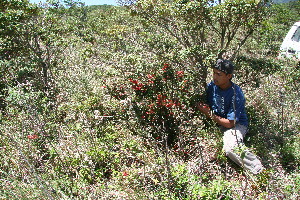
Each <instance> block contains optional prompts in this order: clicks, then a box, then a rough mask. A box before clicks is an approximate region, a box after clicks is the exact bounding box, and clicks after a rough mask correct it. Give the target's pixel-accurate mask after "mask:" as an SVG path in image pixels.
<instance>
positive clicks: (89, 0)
mask: <svg viewBox="0 0 300 200" xmlns="http://www.w3.org/2000/svg"><path fill="white" fill-rule="evenodd" d="M40 1H41V2H46V0H29V2H30V3H39V2H40ZM81 2H83V3H85V5H87V6H90V5H103V4H107V5H115V6H116V5H117V3H116V0H81Z"/></svg>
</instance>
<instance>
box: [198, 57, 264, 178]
mask: <svg viewBox="0 0 300 200" xmlns="http://www.w3.org/2000/svg"><path fill="white" fill-rule="evenodd" d="M233 70H234V65H233V64H232V62H231V61H229V60H224V59H218V60H217V63H216V65H215V66H213V81H212V82H211V83H209V84H208V86H207V91H206V92H207V104H204V103H198V105H197V108H198V109H199V110H200V112H202V113H203V114H205V115H206V117H208V118H210V119H212V120H213V121H215V122H216V123H217V124H218V125H219V126H220V129H221V131H222V132H223V134H224V135H223V149H224V151H225V153H226V156H228V157H229V158H230V159H231V160H233V161H234V162H235V163H237V164H238V165H240V166H241V167H243V168H244V169H246V170H249V171H250V172H252V173H253V174H258V173H260V172H261V171H262V170H263V166H262V164H261V162H260V161H259V160H258V158H257V157H256V156H255V155H254V154H252V153H251V152H249V150H247V149H246V148H245V146H244V143H243V138H244V137H245V134H246V133H247V129H248V118H247V114H246V111H245V97H244V94H243V92H242V90H241V88H240V87H239V86H238V85H236V84H234V83H233V82H232V81H231V79H232V76H233Z"/></svg>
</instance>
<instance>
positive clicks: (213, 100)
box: [207, 82, 248, 126]
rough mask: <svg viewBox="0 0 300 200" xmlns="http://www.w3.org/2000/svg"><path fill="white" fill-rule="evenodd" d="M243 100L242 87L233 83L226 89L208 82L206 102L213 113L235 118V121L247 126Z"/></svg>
mask: <svg viewBox="0 0 300 200" xmlns="http://www.w3.org/2000/svg"><path fill="white" fill-rule="evenodd" d="M234 102H235V105H234ZM245 102H246V100H245V97H244V93H243V91H242V89H241V88H240V87H239V86H238V85H236V84H234V83H232V86H231V87H229V88H228V89H226V90H222V89H221V88H219V87H218V86H216V85H215V84H214V82H211V83H209V84H208V86H207V103H208V105H209V107H210V108H211V110H212V111H213V112H214V114H216V115H218V116H220V117H222V118H226V119H229V120H236V123H239V124H241V125H244V126H248V117H247V114H246V110H245ZM234 107H235V109H234Z"/></svg>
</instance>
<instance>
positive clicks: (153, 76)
mask: <svg viewBox="0 0 300 200" xmlns="http://www.w3.org/2000/svg"><path fill="white" fill-rule="evenodd" d="M147 77H148V79H153V78H155V75H154V74H147Z"/></svg>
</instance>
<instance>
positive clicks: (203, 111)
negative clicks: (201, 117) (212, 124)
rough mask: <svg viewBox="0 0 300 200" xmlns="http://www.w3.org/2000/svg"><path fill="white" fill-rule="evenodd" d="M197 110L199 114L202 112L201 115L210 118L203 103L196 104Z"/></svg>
mask: <svg viewBox="0 0 300 200" xmlns="http://www.w3.org/2000/svg"><path fill="white" fill-rule="evenodd" d="M197 108H198V110H199V111H200V112H202V113H203V114H205V115H206V117H208V118H210V117H211V113H210V108H209V106H208V105H207V104H205V103H198V104H197Z"/></svg>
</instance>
